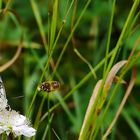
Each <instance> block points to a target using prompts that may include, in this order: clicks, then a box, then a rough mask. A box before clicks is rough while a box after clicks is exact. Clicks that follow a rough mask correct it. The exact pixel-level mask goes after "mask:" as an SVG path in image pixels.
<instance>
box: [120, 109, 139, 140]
mask: <svg viewBox="0 0 140 140" xmlns="http://www.w3.org/2000/svg"><path fill="white" fill-rule="evenodd" d="M122 116H123V117H124V119H125V120H126V121H127V123H128V124H129V126H130V128H131V129H132V130H133V132H134V134H135V135H136V137H137V138H138V139H140V129H139V127H138V126H137V125H136V123H135V122H134V121H133V119H132V118H131V116H130V115H129V114H128V113H127V111H126V110H125V109H123V111H122Z"/></svg>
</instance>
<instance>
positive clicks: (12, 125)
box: [0, 110, 36, 137]
mask: <svg viewBox="0 0 140 140" xmlns="http://www.w3.org/2000/svg"><path fill="white" fill-rule="evenodd" d="M3 132H6V134H7V135H9V133H13V134H14V135H15V136H20V135H24V136H27V137H31V136H34V135H35V133H36V130H35V129H34V128H32V127H30V126H29V121H28V120H27V119H26V117H25V116H23V115H20V114H19V113H18V112H16V111H15V110H9V111H8V110H3V111H0V134H1V133H3Z"/></svg>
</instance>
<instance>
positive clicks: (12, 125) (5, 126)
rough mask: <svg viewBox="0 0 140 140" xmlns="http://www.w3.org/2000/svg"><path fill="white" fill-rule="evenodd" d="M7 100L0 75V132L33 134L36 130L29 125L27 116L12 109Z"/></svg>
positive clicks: (30, 135)
mask: <svg viewBox="0 0 140 140" xmlns="http://www.w3.org/2000/svg"><path fill="white" fill-rule="evenodd" d="M7 102H8V101H7V99H6V93H5V88H4V85H3V82H2V79H1V77H0V134H2V133H4V132H5V133H6V134H7V135H9V134H10V133H12V134H14V136H20V135H24V136H27V137H32V136H34V135H35V133H36V130H35V129H34V128H32V127H30V124H29V121H28V120H27V118H26V117H25V116H23V115H21V114H19V113H18V112H16V111H15V110H12V109H11V108H10V106H9V105H8V103H7ZM7 108H8V109H7Z"/></svg>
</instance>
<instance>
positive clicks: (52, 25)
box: [50, 0, 58, 48]
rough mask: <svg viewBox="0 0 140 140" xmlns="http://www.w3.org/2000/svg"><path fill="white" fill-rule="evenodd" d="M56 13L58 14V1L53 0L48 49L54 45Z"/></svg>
mask: <svg viewBox="0 0 140 140" xmlns="http://www.w3.org/2000/svg"><path fill="white" fill-rule="evenodd" d="M57 13H58V0H55V3H54V7H53V16H52V22H51V36H50V48H52V46H53V43H54V38H55V32H56V25H57Z"/></svg>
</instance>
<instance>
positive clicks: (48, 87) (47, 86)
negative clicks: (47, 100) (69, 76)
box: [38, 81, 60, 92]
mask: <svg viewBox="0 0 140 140" xmlns="http://www.w3.org/2000/svg"><path fill="white" fill-rule="evenodd" d="M59 88H60V83H59V82H58V81H46V82H43V83H41V84H40V86H39V87H38V91H47V92H52V91H56V90H58V89H59Z"/></svg>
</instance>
